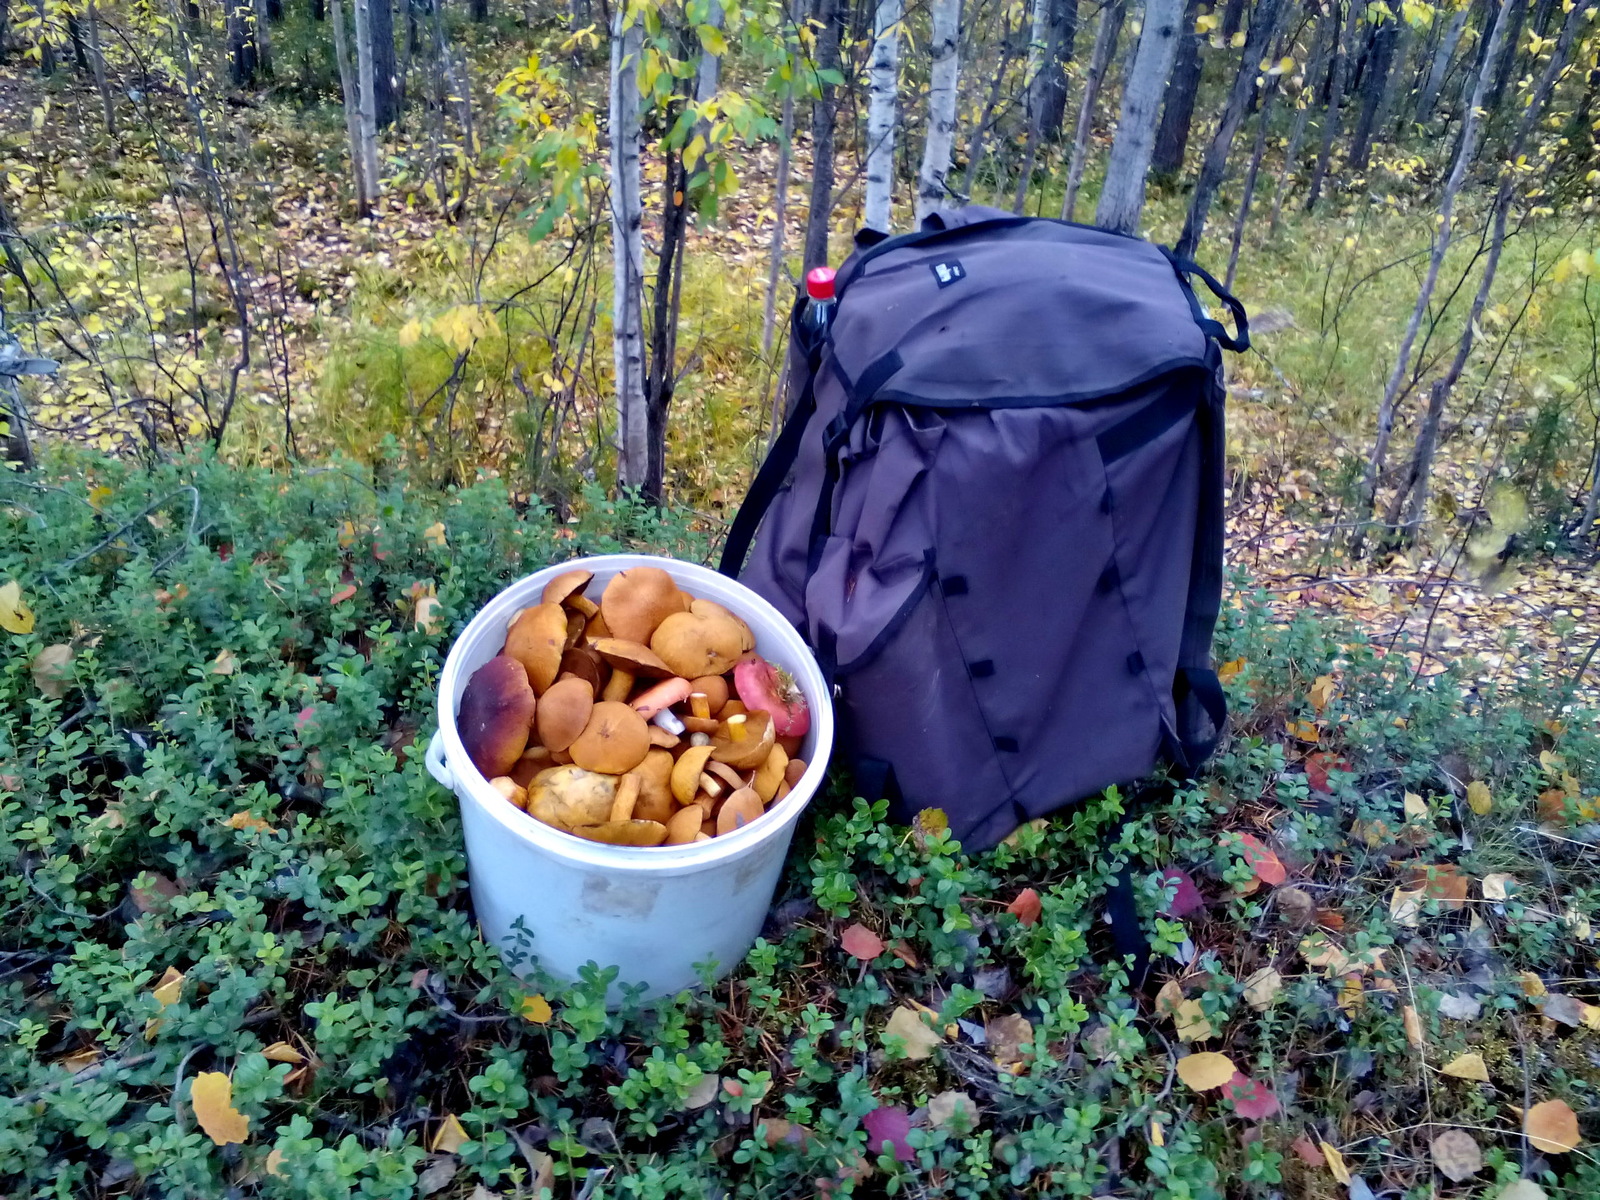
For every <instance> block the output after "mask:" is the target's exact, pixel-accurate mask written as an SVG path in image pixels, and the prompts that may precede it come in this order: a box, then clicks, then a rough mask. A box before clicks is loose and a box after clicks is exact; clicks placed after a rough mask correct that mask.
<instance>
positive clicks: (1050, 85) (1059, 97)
mask: <svg viewBox="0 0 1600 1200" xmlns="http://www.w3.org/2000/svg"><path fill="white" fill-rule="evenodd" d="M1077 43H1078V0H1050V53H1049V55H1048V56H1047V58H1046V61H1045V72H1044V79H1043V80H1042V81H1041V88H1040V102H1039V136H1040V137H1041V138H1043V139H1044V140H1045V141H1050V142H1053V141H1055V140H1056V139H1057V138H1059V137H1060V136H1061V122H1062V121H1063V120H1064V119H1065V117H1066V113H1067V64H1068V63H1070V62H1071V61H1072V60H1073V58H1074V57H1075V55H1076V52H1077Z"/></svg>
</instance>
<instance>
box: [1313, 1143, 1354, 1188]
mask: <svg viewBox="0 0 1600 1200" xmlns="http://www.w3.org/2000/svg"><path fill="white" fill-rule="evenodd" d="M1317 1145H1318V1146H1319V1147H1321V1149H1322V1157H1323V1158H1325V1159H1327V1160H1328V1170H1329V1171H1331V1172H1332V1173H1333V1178H1334V1180H1335V1181H1337V1182H1339V1183H1342V1184H1345V1185H1347V1186H1348V1185H1349V1183H1350V1168H1349V1167H1347V1166H1345V1165H1344V1155H1342V1154H1340V1153H1339V1152H1338V1151H1337V1150H1335V1149H1334V1148H1333V1147H1332V1146H1330V1145H1328V1143H1327V1142H1321V1141H1319V1142H1318V1143H1317Z"/></svg>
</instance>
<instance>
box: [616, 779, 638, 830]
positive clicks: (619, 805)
mask: <svg viewBox="0 0 1600 1200" xmlns="http://www.w3.org/2000/svg"><path fill="white" fill-rule="evenodd" d="M641 782H642V781H641V780H640V778H639V777H638V776H637V775H624V776H623V777H622V778H621V779H620V780H618V781H617V795H616V799H614V800H612V802H611V819H612V820H613V821H631V820H633V806H634V805H635V804H637V803H639V787H640V784H641Z"/></svg>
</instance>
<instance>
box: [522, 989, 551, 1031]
mask: <svg viewBox="0 0 1600 1200" xmlns="http://www.w3.org/2000/svg"><path fill="white" fill-rule="evenodd" d="M554 1015H555V1013H554V1012H553V1011H552V1010H551V1008H550V1001H548V1000H546V999H545V998H544V996H543V995H541V994H539V993H535V994H534V995H532V996H524V997H523V998H522V1016H523V1019H524V1020H527V1021H532V1022H533V1023H534V1024H535V1025H547V1024H549V1023H550V1018H551V1017H552V1016H554Z"/></svg>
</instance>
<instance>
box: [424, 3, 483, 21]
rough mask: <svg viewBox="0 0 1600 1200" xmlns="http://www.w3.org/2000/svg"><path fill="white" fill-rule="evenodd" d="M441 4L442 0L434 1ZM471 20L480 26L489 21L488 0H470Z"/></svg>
mask: <svg viewBox="0 0 1600 1200" xmlns="http://www.w3.org/2000/svg"><path fill="white" fill-rule="evenodd" d="M434 2H435V3H436V4H437V3H442V2H443V0H434ZM472 19H473V20H474V21H476V22H478V24H480V25H482V24H483V23H484V22H485V21H487V20H488V19H489V0H472Z"/></svg>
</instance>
